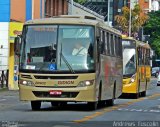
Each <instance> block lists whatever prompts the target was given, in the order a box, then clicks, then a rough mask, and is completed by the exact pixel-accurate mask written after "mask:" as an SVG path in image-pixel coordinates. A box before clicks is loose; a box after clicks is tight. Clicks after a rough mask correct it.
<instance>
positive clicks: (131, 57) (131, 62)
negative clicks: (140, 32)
mask: <svg viewBox="0 0 160 127" xmlns="http://www.w3.org/2000/svg"><path fill="white" fill-rule="evenodd" d="M122 44H123V75H124V76H131V75H133V74H135V72H136V49H135V44H134V43H132V42H131V41H122Z"/></svg>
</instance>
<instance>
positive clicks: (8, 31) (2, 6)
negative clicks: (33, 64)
mask: <svg viewBox="0 0 160 127" xmlns="http://www.w3.org/2000/svg"><path fill="white" fill-rule="evenodd" d="M44 3H45V0H0V73H1V71H2V70H3V71H6V70H8V69H9V82H8V85H9V89H17V88H18V85H17V77H18V75H17V72H16V67H17V63H16V61H15V59H14V37H16V36H17V34H19V32H20V31H22V26H23V23H24V22H25V21H26V20H30V19H36V18H41V17H44Z"/></svg>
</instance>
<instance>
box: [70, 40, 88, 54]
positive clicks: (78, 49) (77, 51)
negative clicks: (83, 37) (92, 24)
mask: <svg viewBox="0 0 160 127" xmlns="http://www.w3.org/2000/svg"><path fill="white" fill-rule="evenodd" d="M72 55H74V56H83V55H87V49H86V48H85V47H83V46H82V45H81V44H80V43H76V44H75V46H74V49H73V52H72Z"/></svg>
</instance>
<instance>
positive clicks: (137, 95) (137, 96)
mask: <svg viewBox="0 0 160 127" xmlns="http://www.w3.org/2000/svg"><path fill="white" fill-rule="evenodd" d="M139 90H140V80H139V84H138V90H137V93H135V96H134V98H135V99H138V98H139V95H140V93H139Z"/></svg>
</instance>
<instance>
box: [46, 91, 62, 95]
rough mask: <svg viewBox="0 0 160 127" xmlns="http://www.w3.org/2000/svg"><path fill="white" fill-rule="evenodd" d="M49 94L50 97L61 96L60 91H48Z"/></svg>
mask: <svg viewBox="0 0 160 127" xmlns="http://www.w3.org/2000/svg"><path fill="white" fill-rule="evenodd" d="M49 94H50V95H61V94H62V91H59V90H51V91H49Z"/></svg>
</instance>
